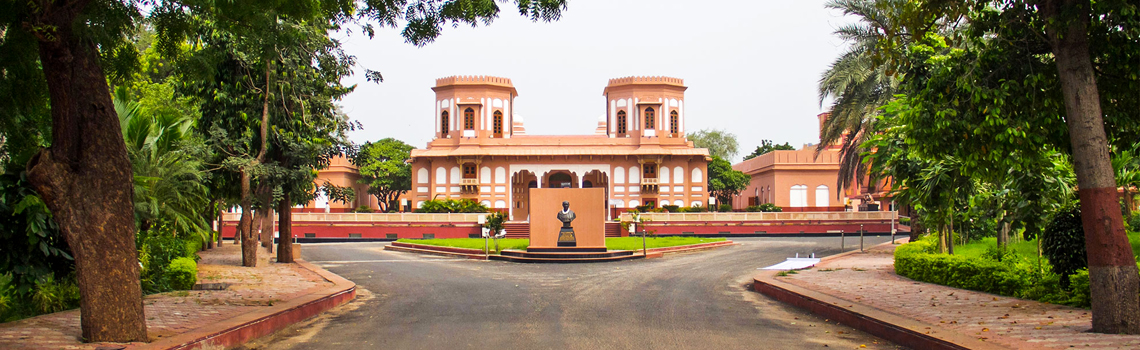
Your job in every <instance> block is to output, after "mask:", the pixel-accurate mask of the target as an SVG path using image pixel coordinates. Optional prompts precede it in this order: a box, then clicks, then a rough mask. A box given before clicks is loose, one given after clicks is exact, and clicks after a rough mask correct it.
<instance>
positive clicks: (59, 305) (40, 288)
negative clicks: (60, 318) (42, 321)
mask: <svg viewBox="0 0 1140 350" xmlns="http://www.w3.org/2000/svg"><path fill="white" fill-rule="evenodd" d="M32 303H33V304H34V305H35V308H36V311H37V312H39V313H41V314H48V313H53V312H60V311H63V310H67V309H72V308H76V307H79V286H77V285H76V284H75V281H74V279H73V278H68V279H64V280H61V281H56V280H55V279H54V278H52V277H51V276H50V275H49V276H44V277H43V278H41V279H40V280H39V281H36V287H35V291H34V292H33V293H32Z"/></svg>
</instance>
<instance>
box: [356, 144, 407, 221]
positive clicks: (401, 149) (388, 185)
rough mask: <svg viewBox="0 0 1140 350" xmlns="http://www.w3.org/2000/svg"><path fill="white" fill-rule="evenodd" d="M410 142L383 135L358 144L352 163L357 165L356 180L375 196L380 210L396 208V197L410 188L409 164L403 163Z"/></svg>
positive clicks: (405, 160)
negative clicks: (375, 139)
mask: <svg viewBox="0 0 1140 350" xmlns="http://www.w3.org/2000/svg"><path fill="white" fill-rule="evenodd" d="M412 148H413V147H412V146H411V145H408V144H407V143H404V142H403V141H400V140H397V139H394V138H386V139H382V140H380V141H376V142H368V143H365V144H364V145H363V146H360V150H359V151H358V152H357V154H356V157H355V158H353V163H354V164H356V166H357V167H358V168H359V171H360V176H361V179H360V183H363V184H366V185H368V193H369V194H371V195H373V196H376V201H377V202H378V203H379V205H380V211H389V210H391V209H394V208H397V207H398V206H399V203H396V199H397V198H399V197H400V195H402V194H404V193H407V192H408V190H411V189H412V187H411V186H412V166H411V164H408V163H407V160H408V157H409V156H410V153H411V151H412Z"/></svg>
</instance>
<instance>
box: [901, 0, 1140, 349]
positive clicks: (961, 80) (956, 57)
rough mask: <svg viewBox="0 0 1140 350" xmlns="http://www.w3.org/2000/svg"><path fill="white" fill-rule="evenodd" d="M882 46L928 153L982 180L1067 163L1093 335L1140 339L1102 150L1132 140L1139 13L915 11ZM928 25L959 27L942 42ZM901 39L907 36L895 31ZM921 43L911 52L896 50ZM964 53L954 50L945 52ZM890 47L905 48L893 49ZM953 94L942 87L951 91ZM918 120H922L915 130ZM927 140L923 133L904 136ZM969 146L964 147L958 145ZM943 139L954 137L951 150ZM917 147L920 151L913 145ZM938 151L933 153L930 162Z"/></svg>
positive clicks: (1083, 7)
mask: <svg viewBox="0 0 1140 350" xmlns="http://www.w3.org/2000/svg"><path fill="white" fill-rule="evenodd" d="M912 5H913V6H909V7H906V8H905V11H902V15H900V16H899V18H900V19H901V22H903V23H906V27H907V28H908V29H907V30H905V31H898V32H893V33H886V34H885V38H884V39H883V40H881V43H883V44H885V45H883V46H885V47H886V50H882V52H884V53H886V54H887V55H888V56H892V57H890V58H892V59H894V58H897V57H894V56H898V57H902V59H903V60H904V62H903V65H904V66H905V67H906V71H905V72H904V73H903V74H904V75H905V76H906V80H907V82H905V83H904V84H907V85H910V87H908V88H905V89H904V90H907V91H905V92H906V93H907V95H908V97H909V98H911V99H912V100H913V101H912V102H913V103H912V105H914V106H919V107H920V108H921V109H923V110H924V111H923V112H922V113H921V114H922V115H924V116H926V117H925V118H923V119H922V120H921V122H922V124H920V125H915V127H914V128H913V130H915V131H925V133H926V134H925V136H933V139H930V140H925V141H924V142H923V143H922V147H923V148H929V149H940V150H939V151H938V152H947V153H952V154H955V155H958V156H959V157H961V160H962V162H963V164H965V165H966V166H967V167H969V168H970V169H973V170H975V171H977V174H980V176H989V175H992V172H997V171H1000V170H1002V169H1009V168H1011V166H1010V165H1011V163H1012V165H1013V166H1018V165H1017V164H1018V163H1020V161H1021V160H1023V159H1025V158H1026V157H1029V158H1032V157H1034V155H1035V154H1040V153H1041V150H1043V149H1044V150H1046V151H1049V150H1057V151H1060V152H1063V153H1067V154H1071V156H1072V160H1073V162H1074V171H1075V173H1076V179H1077V182H1078V186H1077V187H1078V188H1079V193H1080V197H1081V204H1082V207H1083V208H1082V214H1083V215H1082V220H1083V221H1084V222H1085V225H1084V226H1085V227H1086V228H1088V230H1086V231H1085V235H1086V242H1087V243H1086V244H1087V248H1088V257H1089V266H1090V268H1089V277H1090V280H1091V293H1092V304H1093V330H1094V331H1096V332H1103V333H1129V334H1138V333H1140V293H1138V291H1140V273H1138V272H1137V267H1136V259H1135V257H1134V256H1133V255H1132V252H1131V249H1130V245H1129V244H1128V240H1127V237H1126V235H1125V231H1124V226H1123V220H1122V217H1121V214H1120V210H1118V205H1119V203H1118V201H1117V194H1116V193H1117V192H1116V191H1117V187H1116V181H1115V179H1114V178H1113V171H1112V165H1111V161H1110V157H1109V153H1110V152H1109V144H1110V143H1113V144H1119V143H1125V144H1131V143H1132V142H1134V140H1135V139H1136V135H1137V121H1140V116H1138V115H1137V113H1140V112H1138V111H1140V108H1138V107H1140V106H1138V103H1140V102H1138V101H1136V99H1135V98H1131V97H1129V96H1135V91H1136V90H1137V89H1138V88H1140V78H1137V77H1136V75H1135V74H1133V73H1130V72H1135V71H1136V69H1137V68H1138V66H1137V65H1138V63H1137V62H1140V45H1135V42H1136V41H1137V40H1140V34H1138V33H1140V31H1137V28H1140V11H1137V10H1136V5H1135V4H1132V3H1129V2H1125V1H1097V2H1090V1H1088V0H1040V1H1017V0H1010V1H981V0H976V1H967V0H961V1H919V2H913V3H912ZM933 23H961V24H965V25H966V26H967V29H966V30H963V31H958V32H955V33H953V34H952V35H950V36H949V37H947V36H944V35H939V34H937V29H935V28H932V27H931V26H932V24H933ZM902 32H905V33H907V34H906V35H905V36H906V38H903V37H902V36H901V35H896V34H897V33H902ZM913 40H919V41H920V42H921V43H920V44H917V45H909V46H908V45H899V43H902V42H907V41H913ZM951 41H952V42H955V43H959V42H961V43H962V44H960V45H955V46H956V48H955V49H950V48H949V46H950V45H947V43H948V42H951ZM892 47H895V48H898V47H906V49H905V50H893V49H892ZM948 88H949V89H948ZM916 121H918V120H916ZM911 136H912V137H915V138H923V137H924V135H919V134H918V133H916V134H914V135H911ZM967 137H968V138H969V139H970V140H971V141H969V142H963V139H965V138H967ZM949 139H953V141H952V142H950V141H949ZM916 145H918V144H916ZM931 153H935V152H931Z"/></svg>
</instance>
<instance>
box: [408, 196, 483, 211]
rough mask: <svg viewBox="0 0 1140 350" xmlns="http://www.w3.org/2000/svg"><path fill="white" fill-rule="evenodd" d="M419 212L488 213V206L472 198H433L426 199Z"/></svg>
mask: <svg viewBox="0 0 1140 350" xmlns="http://www.w3.org/2000/svg"><path fill="white" fill-rule="evenodd" d="M423 203H424V204H423V206H422V207H420V208H419V209H416V210H415V212H417V213H486V212H488V211H490V209H489V208H487V206H485V205H483V204H480V203H479V202H477V201H475V200H472V199H433V200H429V201H424V202H423Z"/></svg>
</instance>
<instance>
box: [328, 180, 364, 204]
mask: <svg viewBox="0 0 1140 350" xmlns="http://www.w3.org/2000/svg"><path fill="white" fill-rule="evenodd" d="M320 191H321V192H324V194H325V198H328V199H329V202H341V203H343V204H348V202H351V201H354V200H356V190H353V189H352V187H341V186H337V185H333V184H332V183H331V182H328V181H325V183H324V184H323V185H321V189H320Z"/></svg>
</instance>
